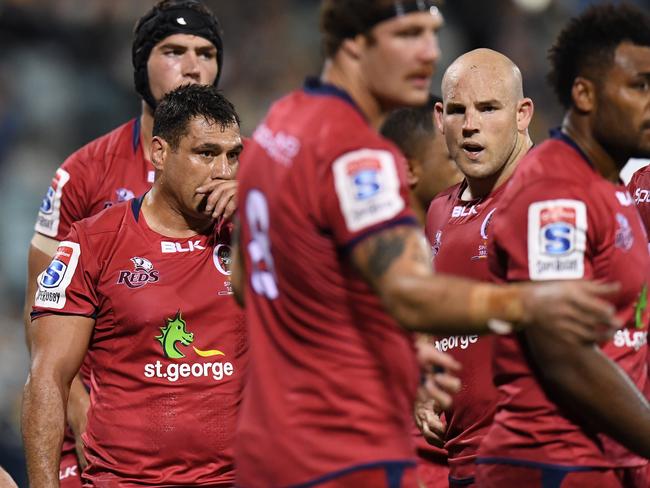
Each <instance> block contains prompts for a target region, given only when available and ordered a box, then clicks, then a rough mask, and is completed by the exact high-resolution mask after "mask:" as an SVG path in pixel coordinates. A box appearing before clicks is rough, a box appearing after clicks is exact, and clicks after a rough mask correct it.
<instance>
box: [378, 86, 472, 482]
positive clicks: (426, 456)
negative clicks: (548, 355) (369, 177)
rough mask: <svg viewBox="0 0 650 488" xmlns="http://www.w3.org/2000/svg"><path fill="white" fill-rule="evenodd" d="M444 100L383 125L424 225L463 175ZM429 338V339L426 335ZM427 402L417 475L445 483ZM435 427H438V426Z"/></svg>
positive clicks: (421, 411) (419, 416)
mask: <svg viewBox="0 0 650 488" xmlns="http://www.w3.org/2000/svg"><path fill="white" fill-rule="evenodd" d="M439 101H441V99H440V98H439V97H437V96H432V97H430V98H429V100H428V101H427V104H426V105H425V106H423V107H404V108H399V109H397V110H393V111H392V112H391V113H390V114H389V115H388V117H386V120H385V121H384V123H383V124H382V126H381V130H380V133H381V135H382V136H384V137H385V138H386V139H388V140H390V141H392V142H394V143H395V144H396V145H397V147H398V148H399V150H400V151H401V152H402V154H404V156H405V157H406V163H407V172H406V181H407V183H408V185H409V188H410V190H411V196H412V198H411V204H412V206H413V211H414V212H415V213H416V215H417V216H418V218H419V220H421V222H422V223H423V224H424V218H425V215H426V211H427V208H429V204H430V203H431V200H433V198H434V197H435V196H436V195H437V194H439V193H440V192H441V191H443V190H446V189H447V188H449V187H451V186H454V185H455V184H456V183H458V182H459V181H460V180H461V178H462V174H461V173H460V171H459V170H458V167H457V166H456V163H454V161H453V160H452V159H451V156H450V155H449V150H448V149H447V143H446V142H445V138H444V137H443V136H442V135H441V134H439V133H438V134H436V129H435V124H434V121H433V108H434V106H435V104H436V102H439ZM424 339H426V338H424ZM423 403H426V404H427V405H418V409H417V411H416V412H415V416H416V421H417V422H418V427H416V428H415V429H414V435H415V443H416V448H417V455H418V466H417V474H418V480H419V482H420V484H421V485H422V486H425V487H437V486H446V484H447V477H448V476H449V468H448V467H447V452H446V451H445V450H444V449H443V448H442V444H441V443H442V441H441V439H440V437H439V436H438V433H440V434H441V433H442V429H443V424H442V422H441V420H440V418H439V417H438V416H437V415H436V413H435V412H434V411H433V410H432V409H431V408H430V407H429V405H430V404H431V400H430V399H426V401H425V402H423ZM423 419H425V420H426V422H425V423H426V427H425V429H429V428H431V431H430V432H428V431H427V430H425V433H426V434H427V439H425V437H423V435H422V433H421V432H420V430H419V429H421V428H423V427H421V425H422V422H423V421H425V420H423ZM434 426H438V429H436V428H435V427H434Z"/></svg>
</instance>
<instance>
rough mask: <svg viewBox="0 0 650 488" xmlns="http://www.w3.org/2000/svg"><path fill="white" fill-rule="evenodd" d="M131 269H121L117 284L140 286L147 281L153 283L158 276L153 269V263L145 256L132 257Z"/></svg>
mask: <svg viewBox="0 0 650 488" xmlns="http://www.w3.org/2000/svg"><path fill="white" fill-rule="evenodd" d="M131 262H132V263H133V271H128V270H122V271H120V275H119V277H118V278H117V284H118V285H126V286H128V287H129V288H140V287H142V286H144V285H146V284H147V283H155V282H157V281H158V280H159V279H160V278H159V276H158V271H157V270H155V269H154V267H153V264H152V262H151V261H149V260H148V259H146V258H140V257H137V256H136V257H132V258H131Z"/></svg>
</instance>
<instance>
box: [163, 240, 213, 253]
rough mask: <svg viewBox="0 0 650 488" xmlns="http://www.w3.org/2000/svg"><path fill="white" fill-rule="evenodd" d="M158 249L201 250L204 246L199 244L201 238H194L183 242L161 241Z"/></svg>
mask: <svg viewBox="0 0 650 488" xmlns="http://www.w3.org/2000/svg"><path fill="white" fill-rule="evenodd" d="M160 250H161V251H162V252H163V253H174V252H192V251H196V250H199V251H203V250H205V246H203V245H201V240H200V239H196V240H194V241H187V242H185V243H183V242H173V241H161V242H160Z"/></svg>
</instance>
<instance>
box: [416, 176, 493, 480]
mask: <svg viewBox="0 0 650 488" xmlns="http://www.w3.org/2000/svg"><path fill="white" fill-rule="evenodd" d="M504 187H505V185H501V186H500V187H499V188H497V189H496V190H495V191H494V192H493V193H492V194H490V195H488V196H487V197H485V198H480V199H474V200H471V201H463V200H461V195H462V193H463V191H465V188H467V184H466V183H465V182H463V183H459V184H458V185H456V186H453V187H451V188H450V189H448V190H446V191H444V192H443V193H441V194H440V195H438V196H437V197H436V198H435V199H434V200H433V202H431V206H430V207H429V211H428V212H427V222H426V236H427V239H428V240H429V243H430V244H431V247H432V250H433V254H434V261H433V264H434V267H435V269H436V272H439V273H446V274H453V275H457V276H465V277H467V278H472V279H475V280H481V281H488V280H490V272H489V269H488V261H487V257H488V254H487V251H488V250H487V243H488V231H489V229H490V222H491V220H492V217H493V215H494V212H495V211H496V210H497V207H498V205H499V199H500V197H501V195H502V194H503V188H504ZM435 345H436V347H437V348H438V349H439V350H441V351H443V352H447V353H449V354H450V355H452V356H453V357H454V358H455V359H457V360H458V361H459V362H460V363H461V364H462V365H463V369H462V371H461V372H460V374H459V377H460V379H461V383H462V388H461V391H460V392H458V393H457V394H456V395H455V396H454V403H453V405H452V407H451V408H450V409H449V410H447V411H446V412H445V418H446V419H447V434H446V442H445V448H446V449H447V452H448V456H449V458H448V461H449V474H450V476H451V478H453V479H456V480H462V479H466V478H472V477H473V476H474V472H475V465H474V461H475V459H476V453H477V451H478V448H479V445H480V443H481V440H482V439H483V436H484V435H485V433H486V432H487V429H488V428H489V426H490V424H491V423H492V417H493V416H494V411H495V407H496V398H497V394H496V388H495V387H494V384H493V382H492V337H491V336H484V337H479V336H477V335H471V336H447V337H436V338H435Z"/></svg>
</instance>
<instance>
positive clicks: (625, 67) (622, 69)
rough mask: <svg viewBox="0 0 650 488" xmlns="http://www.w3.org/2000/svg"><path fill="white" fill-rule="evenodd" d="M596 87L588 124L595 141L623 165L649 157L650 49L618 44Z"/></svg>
mask: <svg viewBox="0 0 650 488" xmlns="http://www.w3.org/2000/svg"><path fill="white" fill-rule="evenodd" d="M597 87H598V88H597V96H596V110H595V111H594V113H593V114H592V117H591V121H592V124H593V132H594V135H595V137H596V139H597V140H598V142H600V144H601V145H602V146H603V147H604V148H605V149H606V150H607V151H608V152H609V153H610V154H611V155H612V156H613V157H614V158H615V159H616V160H617V161H620V162H621V163H622V164H625V162H627V159H629V158H631V157H639V158H647V157H650V47H642V46H635V45H633V44H630V43H627V42H626V43H623V44H620V45H619V46H618V48H617V49H616V51H615V53H614V62H613V64H612V65H611V67H610V68H609V69H608V70H607V71H606V72H605V74H604V77H603V79H602V81H601V82H600V83H597Z"/></svg>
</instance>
